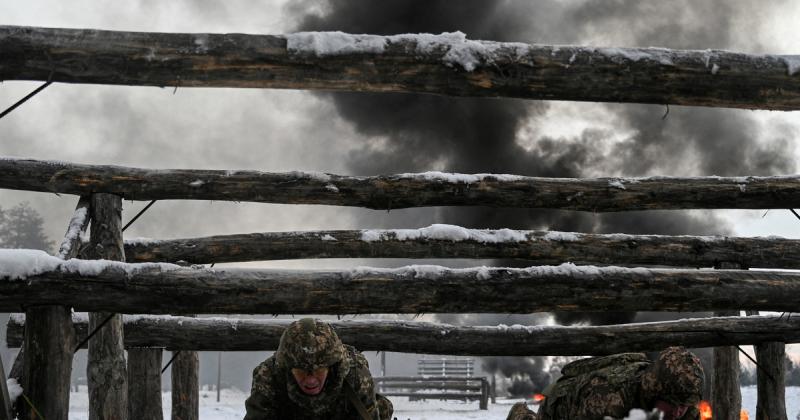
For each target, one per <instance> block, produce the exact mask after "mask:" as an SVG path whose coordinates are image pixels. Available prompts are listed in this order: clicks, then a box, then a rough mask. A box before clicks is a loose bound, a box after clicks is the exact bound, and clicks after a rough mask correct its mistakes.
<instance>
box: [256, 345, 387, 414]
mask: <svg viewBox="0 0 800 420" xmlns="http://www.w3.org/2000/svg"><path fill="white" fill-rule="evenodd" d="M345 348H346V350H347V351H346V355H345V357H346V358H348V360H349V363H344V364H343V365H345V366H349V369H347V372H346V373H345V375H344V378H341V379H342V380H337V378H336V375H339V374H340V373H341V372H338V371H336V369H337V368H338V366H334V367H332V369H331V373H330V374H329V377H328V380H327V381H326V384H325V388H324V389H323V393H322V394H321V395H319V396H316V397H309V396H305V395H302V393H301V392H300V391H299V390H298V388H297V385H296V383H295V381H294V379H293V378H292V374H291V372H289V371H288V370H287V369H286V368H283V367H281V366H280V365H279V364H278V363H277V362H276V359H275V356H272V357H270V358H268V359H267V360H265V361H264V362H263V363H261V364H260V365H259V366H258V367H257V368H256V369H255V370H254V371H253V387H252V391H251V393H250V397H249V398H248V399H247V401H246V402H245V407H246V410H247V413H246V414H245V417H244V420H362V418H361V416H360V415H359V414H358V411H356V408H355V407H354V406H353V405H352V404H351V403H350V401H349V400H348V399H347V396H346V395H345V391H344V387H345V386H350V387H351V388H352V389H353V390H354V391H355V394H356V395H357V396H358V398H359V399H360V400H361V402H362V403H363V404H364V407H365V408H366V409H367V411H368V412H369V414H370V415H371V416H372V419H373V420H384V419H388V418H390V417H388V416H391V414H392V413H391V411H392V409H391V403H389V401H388V400H386V399H385V398H384V397H377V398H376V394H375V387H374V384H373V382H372V375H371V374H370V372H369V365H368V363H367V359H366V358H365V357H364V355H362V354H361V353H359V352H358V351H356V350H355V349H354V348H353V347H352V346H345ZM379 399H380V400H379ZM381 408H383V409H384V411H388V413H381V412H380V409H381ZM387 408H388V410H387Z"/></svg>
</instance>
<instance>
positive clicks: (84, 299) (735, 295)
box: [0, 250, 800, 314]
mask: <svg viewBox="0 0 800 420" xmlns="http://www.w3.org/2000/svg"><path fill="white" fill-rule="evenodd" d="M53 304H61V305H67V306H72V307H74V308H75V309H76V310H84V311H111V310H113V311H116V312H119V313H150V314H166V313H172V314H181V313H193V314H194V313H198V314H215V313H253V314H277V313H280V314H358V313H465V312H470V313H480V312H492V313H498V312H501V313H531V312H549V311H643V310H650V311H709V310H725V309H736V310H769V311H792V310H796V309H797V308H798V307H799V306H800V274H798V273H793V272H785V271H748V270H678V269H645V268H621V267H594V266H575V265H573V264H562V265H560V266H541V267H529V268H487V267H479V268H470V269H449V268H445V267H440V266H408V267H401V268H397V269H382V268H370V267H362V268H355V269H349V270H279V269H206V268H183V267H179V266H176V265H171V264H154V263H146V264H126V263H119V262H113V261H82V260H75V259H73V260H70V261H66V262H65V261H62V260H60V259H58V258H54V257H49V256H47V254H45V253H43V252H37V251H15V250H0V310H3V311H6V312H19V311H20V310H21V309H22V308H23V307H26V306H30V305H53Z"/></svg>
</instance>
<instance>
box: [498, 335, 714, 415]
mask: <svg viewBox="0 0 800 420" xmlns="http://www.w3.org/2000/svg"><path fill="white" fill-rule="evenodd" d="M561 373H562V374H563V376H562V377H561V378H559V379H558V381H557V382H556V383H555V384H553V385H551V386H550V387H548V389H547V390H545V392H544V394H545V400H544V402H543V403H542V405H541V406H540V407H539V412H538V413H537V414H534V413H533V412H532V411H530V410H527V409H524V410H523V409H522V408H524V407H520V406H519V405H515V406H514V407H512V409H511V413H509V417H508V420H523V419H524V420H560V419H571V420H602V419H604V418H606V417H611V418H625V417H626V416H627V415H628V413H629V412H630V411H631V410H632V409H634V408H638V409H642V410H645V411H650V410H653V409H659V410H661V411H663V412H664V417H663V419H664V420H699V419H700V412H699V411H698V410H697V408H696V405H697V403H698V402H700V398H701V395H702V391H703V368H702V366H701V365H700V360H699V359H698V358H697V356H695V355H694V354H692V353H691V352H689V351H687V350H686V349H684V348H682V347H670V348H668V349H666V350H664V351H662V352H661V353H659V355H658V359H657V360H656V361H651V360H648V359H647V358H646V357H645V355H644V354H642V353H623V354H616V355H613V356H605V357H594V358H590V359H583V360H578V361H575V362H572V363H570V364H568V365H566V366H564V368H563V369H562V370H561ZM534 416H535V417H534Z"/></svg>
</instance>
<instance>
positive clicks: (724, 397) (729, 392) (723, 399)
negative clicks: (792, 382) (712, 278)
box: [711, 263, 742, 420]
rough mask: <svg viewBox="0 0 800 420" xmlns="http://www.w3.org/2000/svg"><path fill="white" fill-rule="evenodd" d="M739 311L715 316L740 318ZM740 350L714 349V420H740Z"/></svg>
mask: <svg viewBox="0 0 800 420" xmlns="http://www.w3.org/2000/svg"><path fill="white" fill-rule="evenodd" d="M715 268H717V269H723V270H725V269H727V270H737V269H740V268H741V265H739V264H735V263H722V264H720V265H718V266H717V267H715ZM738 315H739V311H723V312H716V313H714V316H738ZM740 369H741V368H740V366H739V349H737V348H736V347H735V346H729V347H714V377H713V378H712V379H711V409H712V410H713V413H714V420H739V419H740V416H741V411H742V389H741V385H740V383H739V371H740Z"/></svg>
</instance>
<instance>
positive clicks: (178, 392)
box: [171, 351, 200, 420]
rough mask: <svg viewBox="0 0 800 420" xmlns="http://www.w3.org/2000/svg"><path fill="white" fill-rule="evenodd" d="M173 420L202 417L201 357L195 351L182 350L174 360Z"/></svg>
mask: <svg viewBox="0 0 800 420" xmlns="http://www.w3.org/2000/svg"><path fill="white" fill-rule="evenodd" d="M171 369H172V420H198V419H199V417H200V383H199V378H198V373H199V370H200V359H199V358H198V355H197V352H195V351H181V352H180V353H179V354H178V355H177V356H176V357H175V361H174V362H172V368H171Z"/></svg>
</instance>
